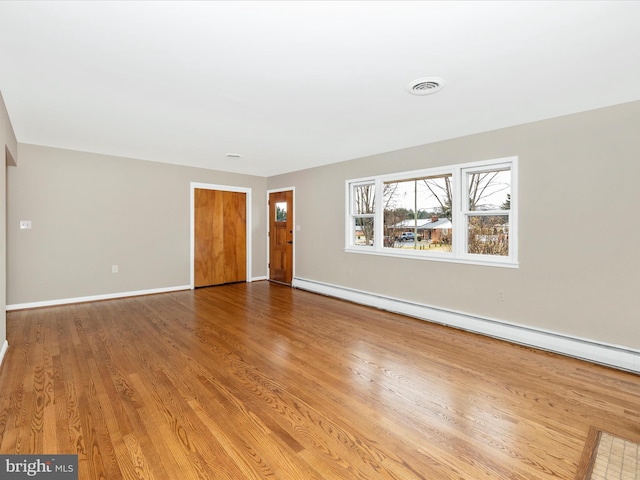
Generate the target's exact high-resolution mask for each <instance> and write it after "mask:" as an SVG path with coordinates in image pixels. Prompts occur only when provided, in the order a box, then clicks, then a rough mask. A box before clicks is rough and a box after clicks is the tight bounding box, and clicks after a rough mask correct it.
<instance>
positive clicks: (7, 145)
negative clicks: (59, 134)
mask: <svg viewBox="0 0 640 480" xmlns="http://www.w3.org/2000/svg"><path fill="white" fill-rule="evenodd" d="M0 149H1V150H0V154H2V155H3V158H5V165H11V164H14V163H15V161H16V160H17V158H18V154H17V142H16V136H15V135H14V133H13V128H12V126H11V121H10V120H9V114H8V113H7V108H6V106H5V104H4V99H3V98H2V94H1V93H0ZM7 168H9V167H3V168H0V199H1V204H0V239H1V240H2V248H1V249H0V352H1V351H2V346H3V345H4V342H5V341H6V340H7V318H6V313H5V306H6V304H7V297H6V287H7V276H6V271H7V242H6V233H7V231H6V212H7V204H6V202H7V190H6V186H7V182H6V172H7Z"/></svg>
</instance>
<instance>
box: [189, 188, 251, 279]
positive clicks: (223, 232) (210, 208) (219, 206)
mask: <svg viewBox="0 0 640 480" xmlns="http://www.w3.org/2000/svg"><path fill="white" fill-rule="evenodd" d="M246 223H247V222H246V194H245V193H242V192H227V191H222V190H207V189H201V188H196V189H195V190H194V228H195V232H194V237H195V238H194V243H195V245H194V247H195V249H194V286H195V287H207V286H210V285H221V284H223V283H233V282H244V281H246V280H247V224H246Z"/></svg>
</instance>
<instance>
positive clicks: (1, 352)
mask: <svg viewBox="0 0 640 480" xmlns="http://www.w3.org/2000/svg"><path fill="white" fill-rule="evenodd" d="M8 349H9V342H7V341H6V340H5V341H4V343H3V344H2V349H0V367H2V361H3V360H4V354H5V353H7V350H8Z"/></svg>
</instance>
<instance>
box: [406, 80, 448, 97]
mask: <svg viewBox="0 0 640 480" xmlns="http://www.w3.org/2000/svg"><path fill="white" fill-rule="evenodd" d="M442 85H444V80H442V79H441V78H438V77H425V78H419V79H417V80H414V81H413V82H411V83H410V84H409V93H411V94H412V95H431V94H432V93H436V92H438V91H440V89H441V88H442Z"/></svg>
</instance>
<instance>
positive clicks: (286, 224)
mask: <svg viewBox="0 0 640 480" xmlns="http://www.w3.org/2000/svg"><path fill="white" fill-rule="evenodd" d="M292 278H293V191H292V190H287V191H285V192H273V193H270V194H269V280H271V281H274V282H279V283H285V284H287V285H291V280H292Z"/></svg>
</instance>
